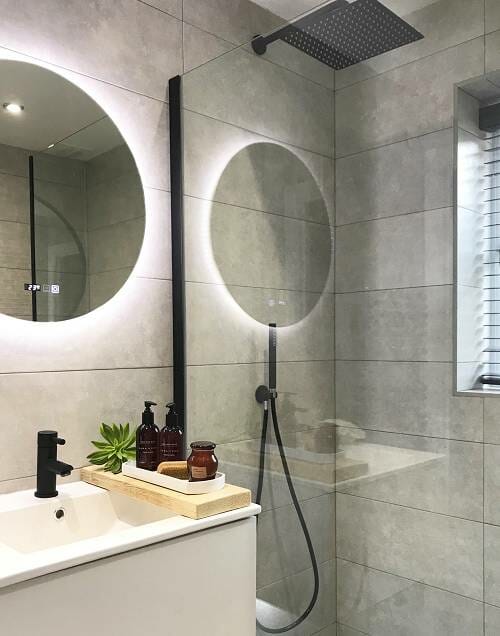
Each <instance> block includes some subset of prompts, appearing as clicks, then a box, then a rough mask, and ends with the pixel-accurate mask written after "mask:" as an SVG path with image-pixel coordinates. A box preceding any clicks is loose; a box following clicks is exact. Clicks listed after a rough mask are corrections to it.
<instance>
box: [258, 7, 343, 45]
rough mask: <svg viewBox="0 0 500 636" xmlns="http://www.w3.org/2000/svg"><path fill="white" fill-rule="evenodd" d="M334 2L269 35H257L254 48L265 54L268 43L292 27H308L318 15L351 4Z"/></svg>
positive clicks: (280, 36)
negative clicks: (333, 5)
mask: <svg viewBox="0 0 500 636" xmlns="http://www.w3.org/2000/svg"><path fill="white" fill-rule="evenodd" d="M334 4H335V7H332V5H331V4H327V5H325V6H324V7H321V8H319V9H316V10H315V11H313V12H311V13H308V14H307V15H305V16H303V17H302V18H299V19H298V20H296V21H295V22H292V23H289V22H287V23H286V24H285V25H284V26H282V27H280V28H279V29H276V31H273V32H272V33H270V34H269V35H256V36H255V37H254V39H253V40H252V48H253V50H254V51H255V53H257V55H264V53H265V52H266V50H267V45H268V44H271V43H272V42H276V40H280V39H281V38H282V36H284V35H286V34H287V33H288V32H289V31H290V28H291V27H292V28H295V29H303V28H304V27H307V26H309V25H310V24H312V23H314V22H315V21H316V20H317V18H318V16H321V15H323V14H324V13H325V14H326V13H331V12H332V8H333V10H335V9H344V8H345V7H347V6H348V5H349V2H347V0H337V2H335V3H334Z"/></svg>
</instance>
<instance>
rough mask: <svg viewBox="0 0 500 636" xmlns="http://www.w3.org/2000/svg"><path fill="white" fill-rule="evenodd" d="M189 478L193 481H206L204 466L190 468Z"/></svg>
mask: <svg viewBox="0 0 500 636" xmlns="http://www.w3.org/2000/svg"><path fill="white" fill-rule="evenodd" d="M191 476H192V477H193V479H206V478H207V469H206V467H205V466H191Z"/></svg>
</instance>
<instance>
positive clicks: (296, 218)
mask: <svg viewBox="0 0 500 636" xmlns="http://www.w3.org/2000/svg"><path fill="white" fill-rule="evenodd" d="M230 125H231V124H230ZM331 161H332V163H333V160H331ZM184 197H185V198H187V199H193V200H195V201H203V202H204V203H216V204H217V205H223V206H225V207H231V208H236V209H237V210H241V211H242V212H243V211H245V212H256V213H257V214H267V215H269V216H276V217H278V218H283V219H290V220H291V221H297V222H299V223H309V224H311V225H317V226H319V227H322V228H331V229H333V227H332V225H331V224H330V223H320V222H319V221H314V220H313V219H306V218H303V217H300V216H290V215H288V214H285V213H284V212H276V211H273V210H259V209H257V208H251V207H249V206H247V205H240V204H237V203H228V202H227V201H220V200H218V199H205V198H204V197H200V196H196V195H194V194H184ZM327 212H328V210H327Z"/></svg>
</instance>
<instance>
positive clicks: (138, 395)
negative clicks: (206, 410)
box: [0, 369, 171, 481]
mask: <svg viewBox="0 0 500 636" xmlns="http://www.w3.org/2000/svg"><path fill="white" fill-rule="evenodd" d="M170 382H171V372H170V369H121V370H120V369H113V370H107V371H75V372H66V373H29V374H26V373H19V374H12V375H2V376H0V383H1V385H2V391H0V404H1V408H2V413H3V417H4V421H5V422H11V423H13V425H12V426H11V436H10V442H9V452H8V453H6V454H5V456H4V457H3V460H2V465H1V466H0V481H2V480H7V479H13V478H15V477H20V476H28V475H33V474H34V473H35V471H36V466H35V461H36V452H35V449H36V431H37V430H43V429H54V430H56V431H58V432H59V434H60V436H61V437H64V438H65V439H66V441H67V444H66V446H65V447H64V449H63V450H62V451H61V456H62V458H63V459H64V460H65V461H68V462H69V463H71V464H72V465H73V466H75V467H80V466H83V465H86V463H87V461H86V459H85V457H86V456H87V454H88V453H89V452H90V451H91V450H92V447H91V444H90V440H92V439H99V425H100V423H101V422H103V421H104V422H107V423H111V422H116V423H119V422H121V423H125V422H130V424H131V425H135V426H137V425H139V423H140V417H141V411H142V410H143V403H144V400H148V399H150V400H154V401H155V402H157V403H158V404H164V403H165V400H167V401H169V400H170V399H171V394H170ZM13 395H29V396H30V397H29V400H20V401H15V400H13V399H12V396H13ZM14 423H15V425H14Z"/></svg>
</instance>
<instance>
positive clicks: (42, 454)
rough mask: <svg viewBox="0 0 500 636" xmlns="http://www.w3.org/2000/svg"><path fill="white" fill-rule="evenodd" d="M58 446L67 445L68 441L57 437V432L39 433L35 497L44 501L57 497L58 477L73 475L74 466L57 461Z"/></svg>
mask: <svg viewBox="0 0 500 636" xmlns="http://www.w3.org/2000/svg"><path fill="white" fill-rule="evenodd" d="M58 444H59V445H63V444H66V440H64V439H61V438H60V437H57V431H38V454H37V470H36V491H35V497H41V498H42V499H46V498H49V497H57V490H56V478H57V475H60V476H61V477H67V476H68V475H71V471H72V470H73V466H70V464H65V463H64V462H60V461H59V460H58V459H57V446H58Z"/></svg>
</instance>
